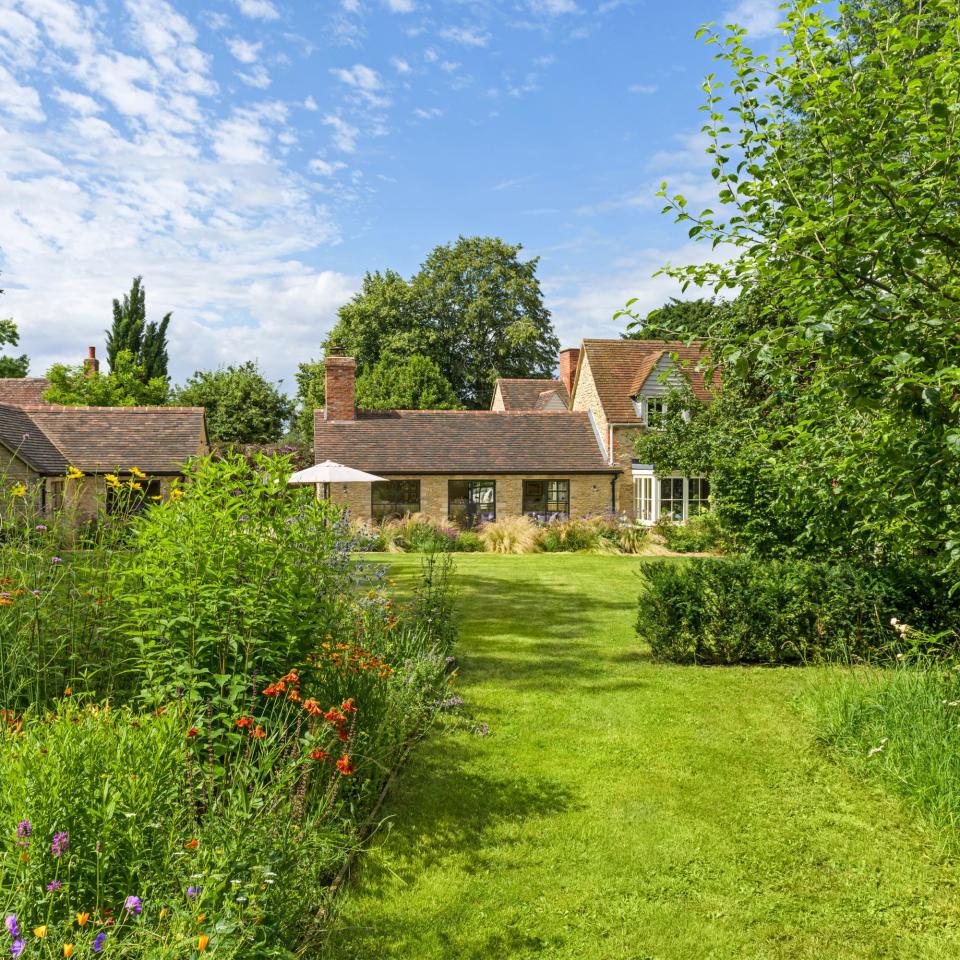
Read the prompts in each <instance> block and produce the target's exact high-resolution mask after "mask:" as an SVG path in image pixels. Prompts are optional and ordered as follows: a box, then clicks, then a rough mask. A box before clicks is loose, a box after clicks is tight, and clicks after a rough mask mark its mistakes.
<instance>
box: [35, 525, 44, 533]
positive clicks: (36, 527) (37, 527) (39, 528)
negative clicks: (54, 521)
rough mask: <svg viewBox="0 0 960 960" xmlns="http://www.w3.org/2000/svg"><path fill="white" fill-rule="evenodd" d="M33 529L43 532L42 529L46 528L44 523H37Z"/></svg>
mask: <svg viewBox="0 0 960 960" xmlns="http://www.w3.org/2000/svg"><path fill="white" fill-rule="evenodd" d="M33 529H34V530H39V531H40V532H41V533H43V531H44V530H46V529H47V525H46V524H45V523H38V524H37V525H36V526H35V527H34V528H33Z"/></svg>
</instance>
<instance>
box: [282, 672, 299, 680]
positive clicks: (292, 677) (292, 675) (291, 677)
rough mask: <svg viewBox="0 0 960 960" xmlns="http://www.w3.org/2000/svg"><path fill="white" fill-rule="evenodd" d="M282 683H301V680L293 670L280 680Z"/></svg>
mask: <svg viewBox="0 0 960 960" xmlns="http://www.w3.org/2000/svg"><path fill="white" fill-rule="evenodd" d="M280 682H281V683H299V682H300V678H299V677H298V676H297V671H296V670H291V671H290V672H289V673H288V674H286V675H285V676H282V677H281V678H280Z"/></svg>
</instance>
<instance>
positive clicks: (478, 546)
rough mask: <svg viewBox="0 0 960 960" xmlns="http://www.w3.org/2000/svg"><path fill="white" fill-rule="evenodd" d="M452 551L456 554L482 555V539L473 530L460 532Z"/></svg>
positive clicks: (483, 547)
mask: <svg viewBox="0 0 960 960" xmlns="http://www.w3.org/2000/svg"><path fill="white" fill-rule="evenodd" d="M454 549H455V550H456V551H457V552H458V553H482V552H483V550H484V549H485V546H484V542H483V537H481V536H480V534H479V533H477V532H476V531H474V530H461V531H460V534H459V535H458V536H457V542H456V545H455V546H454Z"/></svg>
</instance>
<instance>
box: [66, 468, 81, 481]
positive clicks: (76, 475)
mask: <svg viewBox="0 0 960 960" xmlns="http://www.w3.org/2000/svg"><path fill="white" fill-rule="evenodd" d="M82 476H83V471H82V470H78V469H77V468H76V467H73V466H70V467H67V479H68V480H79V479H80V478H81V477H82Z"/></svg>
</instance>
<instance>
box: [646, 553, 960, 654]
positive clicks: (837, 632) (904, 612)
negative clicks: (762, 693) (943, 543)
mask: <svg viewBox="0 0 960 960" xmlns="http://www.w3.org/2000/svg"><path fill="white" fill-rule="evenodd" d="M641 576H642V578H643V579H644V581H645V584H644V589H643V591H642V592H641V594H640V610H639V617H638V621H637V632H638V634H639V635H640V637H641V639H643V640H646V641H647V642H648V643H649V644H650V647H651V649H652V651H653V654H654V656H655V657H657V658H658V659H662V660H669V661H672V662H675V663H704V664H732V663H759V664H776V663H785V664H791V663H805V662H809V661H818V660H851V661H864V660H870V659H877V658H879V657H887V656H889V655H890V654H891V653H892V652H893V651H894V646H895V642H896V641H897V639H898V637H897V634H896V633H895V631H893V629H892V628H891V626H890V619H891V617H896V618H897V619H898V620H900V621H902V622H905V623H909V624H910V625H912V626H914V627H917V628H919V629H922V630H927V631H930V632H938V631H942V630H945V629H948V628H951V627H952V628H954V629H956V628H957V626H958V625H960V602H958V601H960V595H958V596H957V597H955V598H953V599H951V598H950V596H949V594H948V590H947V587H946V585H945V584H944V583H943V582H942V581H940V580H939V579H938V578H937V577H935V576H934V575H932V574H929V573H925V572H921V571H917V570H909V569H908V570H904V569H893V568H889V567H888V568H878V567H872V566H869V565H859V566H857V565H854V564H826V563H813V562H809V561H802V560H756V559H751V558H749V557H742V556H735V557H704V558H697V559H691V560H683V561H678V560H672V559H664V560H656V561H650V562H647V563H644V564H643V565H642V568H641Z"/></svg>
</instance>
